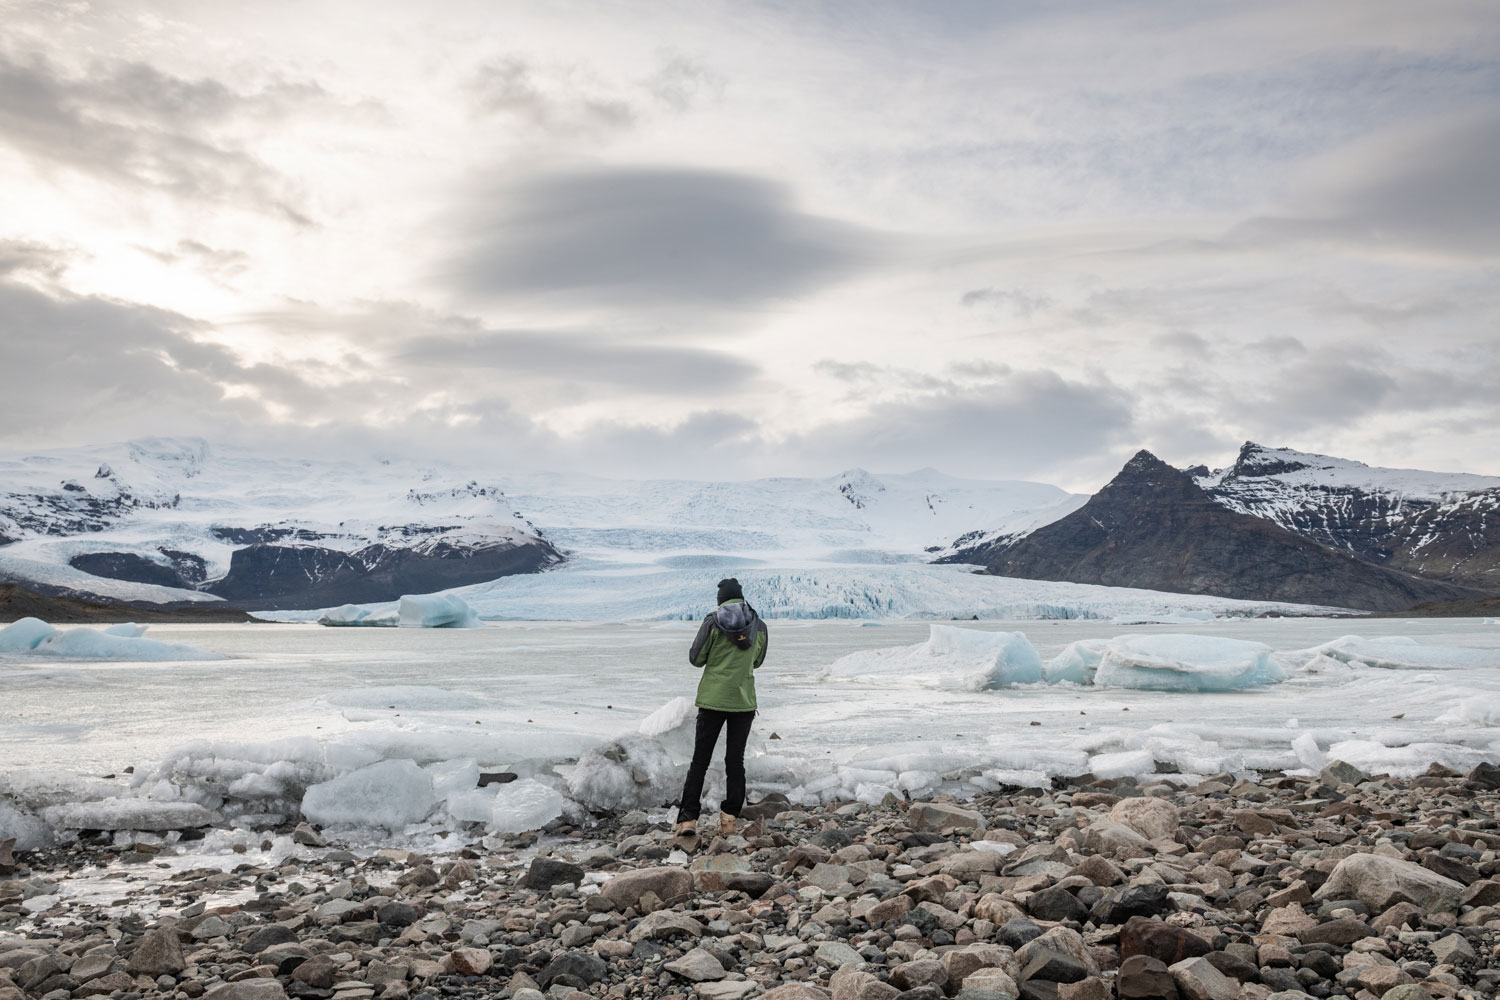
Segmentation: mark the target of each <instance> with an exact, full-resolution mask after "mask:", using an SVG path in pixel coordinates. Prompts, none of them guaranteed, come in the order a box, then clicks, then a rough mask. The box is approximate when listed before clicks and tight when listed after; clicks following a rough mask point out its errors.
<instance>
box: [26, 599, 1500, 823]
mask: <svg viewBox="0 0 1500 1000" xmlns="http://www.w3.org/2000/svg"><path fill="white" fill-rule="evenodd" d="M953 628H960V629H962V630H963V632H964V635H962V636H958V637H957V639H959V640H962V641H954V639H953V638H948V639H945V640H944V642H943V643H941V644H939V643H937V641H936V640H937V638H938V637H939V636H940V635H942V634H943V633H942V630H943V629H953ZM692 629H693V625H692V623H689V622H678V621H669V622H637V623H631V624H617V623H616V624H609V623H519V622H517V623H503V624H494V623H492V624H489V625H487V626H485V627H483V628H475V629H467V630H446V629H357V628H342V629H334V628H322V627H318V626H315V625H307V624H256V625H162V626H152V627H151V628H150V629H149V636H150V637H151V638H153V639H156V640H161V641H165V642H169V643H176V644H182V645H186V646H189V647H195V648H196V649H198V650H203V651H206V652H209V653H213V654H218V655H220V656H222V657H224V658H223V659H216V660H206V661H200V662H175V663H161V662H129V661H89V660H69V659H58V658H43V657H38V656H27V655H24V654H11V655H4V656H0V677H3V680H4V684H5V690H6V697H5V699H3V704H0V756H3V760H4V761H5V770H4V771H3V772H0V832H3V829H4V828H6V827H7V824H9V827H10V828H11V830H12V833H14V832H16V830H18V829H19V831H20V832H21V834H22V839H23V841H24V840H25V839H26V837H27V836H31V837H33V838H36V837H45V836H47V835H48V833H47V831H46V830H45V829H43V828H44V827H45V826H46V823H45V821H44V820H42V819H41V817H45V816H51V817H53V818H54V819H56V817H57V816H58V815H62V814H64V813H65V814H66V815H68V816H71V817H73V819H72V820H71V821H70V822H71V823H73V824H81V825H83V826H84V827H85V828H86V827H87V824H88V822H89V821H90V817H91V816H92V815H93V813H91V812H90V810H95V811H100V812H102V814H103V815H105V816H106V817H107V816H111V815H115V816H118V815H122V813H120V812H119V810H120V809H121V808H124V807H125V806H128V807H129V809H128V810H127V813H128V815H131V816H137V815H139V816H142V817H145V818H142V819H140V820H138V822H139V823H141V824H146V823H148V822H151V821H152V820H151V819H150V816H151V815H152V813H151V810H152V809H158V810H166V811H167V812H170V810H171V809H174V808H176V809H189V808H197V807H198V806H199V805H202V806H203V807H204V808H206V809H209V810H211V811H213V812H214V814H215V815H216V816H217V817H218V821H219V822H222V824H224V825H225V826H230V825H240V826H255V825H257V824H260V825H276V823H277V822H285V821H287V820H289V819H290V820H291V821H295V820H296V818H297V817H296V815H295V813H296V811H297V808H298V803H299V802H300V801H302V799H303V797H304V795H305V794H308V793H307V789H308V788H309V787H311V786H313V785H326V784H327V783H329V782H332V781H335V780H337V779H339V778H340V777H341V776H344V775H348V774H350V773H354V772H361V773H363V772H362V769H365V770H368V769H370V768H372V767H374V766H375V765H380V766H382V767H385V768H386V770H385V771H381V772H380V774H382V775H385V776H386V777H389V779H390V780H392V781H396V782H397V784H398V785H400V788H399V789H398V791H400V790H401V789H405V791H402V792H401V794H403V795H404V794H406V793H407V792H410V793H411V797H409V798H408V799H400V797H399V796H397V798H395V799H392V798H390V797H387V798H385V799H381V798H380V797H378V796H377V797H376V799H373V800H370V801H369V802H366V803H364V804H363V805H362V804H361V801H360V800H358V799H355V800H351V801H341V802H340V803H339V808H340V809H341V810H342V811H340V812H338V813H336V814H334V815H337V816H339V817H341V818H342V821H343V822H344V824H345V825H347V826H350V827H352V828H366V829H368V830H372V831H373V830H377V829H378V830H381V831H383V832H381V833H380V834H379V836H381V837H383V838H387V839H388V838H390V837H395V836H400V837H406V838H409V839H414V840H416V841H420V840H421V838H422V837H423V836H427V835H430V834H432V833H433V832H434V831H437V830H444V829H450V828H456V827H457V826H460V825H462V823H464V822H469V823H477V824H478V826H477V827H470V828H469V830H470V832H473V833H476V835H482V834H483V833H484V832H485V830H486V828H487V829H489V830H490V831H493V830H496V829H505V828H506V827H505V822H506V818H505V815H504V813H505V809H506V808H509V807H507V806H505V802H506V801H507V800H505V799H504V798H503V797H502V798H499V799H496V798H495V797H494V796H495V793H498V792H500V791H501V789H503V788H504V787H506V786H491V788H490V789H488V790H485V789H481V790H479V792H480V793H485V794H483V795H481V794H478V793H475V791H474V782H473V777H474V775H475V774H476V773H477V771H488V770H511V771H515V772H516V773H518V774H520V775H521V776H522V778H523V780H522V781H521V782H518V783H517V784H516V785H514V786H509V787H512V788H520V787H522V786H524V787H526V788H529V789H530V790H531V792H533V793H535V795H533V799H528V800H526V802H520V801H519V800H517V804H516V805H515V808H517V809H521V810H522V811H521V813H519V814H518V815H520V816H523V817H525V820H520V819H518V820H516V822H518V823H519V822H524V821H529V820H531V819H546V818H549V816H555V815H557V814H559V812H560V811H566V810H569V809H573V810H577V809H579V808H580V807H587V808H602V807H615V808H622V807H628V806H641V807H647V808H657V809H659V808H660V805H661V803H662V802H663V801H666V799H668V798H670V797H671V796H672V793H673V792H674V791H675V787H674V784H675V782H676V781H678V780H679V777H678V776H679V775H680V773H681V766H682V764H683V762H684V760H685V756H686V753H687V749H688V746H689V742H690V737H689V730H690V727H691V722H690V714H691V713H690V711H689V710H688V709H687V706H686V703H685V702H683V701H678V700H677V699H680V698H683V697H684V696H685V697H686V698H689V699H690V698H691V697H692V694H693V691H694V687H695V684H696V681H697V677H698V674H697V671H695V670H694V669H693V668H692V667H691V666H689V664H688V662H687V656H686V649H687V645H688V643H689V641H690V639H691V635H692ZM998 632H1005V633H1012V634H1019V635H1021V636H1024V639H1025V641H1024V642H1022V641H1020V640H1017V639H1015V638H1014V636H1013V635H1012V636H1011V637H1009V638H1004V637H997V641H995V642H988V640H986V639H984V638H981V637H980V634H986V633H998ZM970 633H973V634H970ZM1166 633H1170V634H1175V635H1178V636H1188V637H1196V639H1192V640H1182V639H1178V640H1172V641H1171V643H1168V644H1167V645H1165V646H1162V645H1161V644H1160V643H1157V644H1156V645H1153V642H1154V640H1145V639H1143V637H1151V636H1159V635H1162V634H1166ZM1350 634H1354V635H1357V636H1360V637H1362V638H1361V639H1360V640H1344V641H1342V642H1340V641H1339V640H1341V639H1342V637H1345V636H1348V635H1350ZM1390 637H1402V638H1403V639H1405V640H1407V641H1392V640H1391V639H1390ZM1001 638H1003V640H1004V641H1003V642H1001V641H999V640H1000V639H1001ZM1119 638H1127V639H1128V640H1129V641H1128V642H1123V643H1120V644H1119V645H1120V646H1121V648H1127V647H1128V648H1140V649H1146V650H1147V651H1150V650H1152V649H1156V648H1158V647H1160V648H1163V649H1168V650H1169V651H1170V649H1186V650H1189V651H1190V653H1189V654H1188V655H1189V658H1191V657H1192V656H1197V655H1200V654H1199V653H1197V652H1191V651H1202V652H1201V656H1202V658H1203V662H1202V663H1201V664H1199V666H1201V667H1202V668H1203V669H1204V670H1210V671H1212V670H1220V669H1221V665H1216V663H1215V662H1212V661H1216V659H1217V660H1224V659H1225V657H1226V656H1227V657H1229V658H1230V659H1232V658H1233V656H1235V655H1239V654H1238V653H1237V652H1236V651H1237V650H1250V651H1251V652H1252V654H1253V656H1252V659H1256V658H1257V657H1258V658H1259V660H1258V662H1259V663H1260V664H1261V666H1262V667H1264V666H1265V665H1266V663H1269V662H1272V661H1274V662H1275V663H1277V664H1281V665H1282V666H1278V667H1277V669H1276V671H1274V672H1272V673H1271V674H1269V675H1267V676H1257V678H1256V679H1255V680H1254V681H1253V682H1251V683H1252V685H1253V686H1250V687H1247V688H1246V689H1244V690H1229V691H1221V692H1217V693H1208V692H1203V691H1165V690H1140V689H1132V688H1128V687H1118V686H1102V685H1101V686H1096V685H1092V684H1085V685H1079V684H1074V683H1051V684H1049V683H1040V682H1031V683H1015V684H1012V683H1010V682H1009V681H1010V679H1013V678H1014V677H1017V676H1021V675H1020V674H1010V675H1007V674H1006V673H1005V671H1003V670H1001V671H998V672H997V671H996V670H989V672H988V673H985V674H984V675H983V677H982V678H981V681H980V682H975V681H973V680H972V679H969V675H968V674H966V673H965V671H966V670H969V669H971V668H972V667H973V665H974V663H975V662H978V661H983V660H984V657H986V656H991V657H993V656H995V655H998V654H996V653H994V652H993V650H1002V649H1003V650H1005V651H1006V652H1004V653H1003V656H1004V657H1010V659H1009V660H1008V661H1006V662H1008V663H1010V664H1011V665H1012V666H1014V665H1015V664H1016V663H1019V662H1021V661H1019V660H1017V659H1016V658H1015V656H1014V653H1015V651H1016V650H1017V649H1022V650H1023V651H1024V650H1034V651H1035V655H1034V656H1033V654H1031V653H1029V652H1027V653H1026V657H1025V658H1026V659H1027V662H1031V661H1032V660H1035V664H1040V663H1041V662H1047V663H1048V664H1049V667H1048V669H1051V666H1052V665H1053V664H1055V663H1058V662H1061V660H1062V659H1065V658H1060V657H1059V654H1060V653H1063V652H1064V650H1065V649H1073V650H1075V651H1076V650H1079V649H1085V650H1086V649H1094V650H1095V651H1096V652H1097V651H1098V650H1100V649H1106V648H1108V647H1109V646H1110V643H1111V641H1112V640H1116V639H1119ZM1199 640H1202V641H1199ZM1210 640H1212V641H1210ZM1221 640H1235V641H1237V643H1238V644H1236V642H1229V643H1225V642H1222V641H1221ZM1172 643H1175V645H1172ZM1257 643H1259V644H1264V645H1265V646H1267V647H1269V650H1268V651H1262V652H1261V653H1256V652H1255V650H1256V649H1258V648H1259V647H1256V646H1255V644H1257ZM954 650H956V651H957V653H956V654H954V655H960V654H961V657H968V659H962V658H960V659H957V660H952V661H949V660H945V659H944V656H946V655H948V652H947V651H954ZM987 650H990V652H987ZM1226 650H1227V651H1228V652H1227V653H1226V652H1225V651H1226ZM976 657H977V658H978V661H976V659H975V658H976ZM1095 660H1097V656H1096V657H1095ZM867 662H868V663H872V664H874V665H875V667H874V668H872V669H865V667H863V666H861V665H862V664H865V663H867ZM996 662H1000V661H996ZM1106 662H1107V661H1106ZM1142 662H1145V663H1146V665H1147V666H1152V665H1153V664H1152V662H1151V661H1150V660H1149V658H1148V659H1147V660H1145V661H1142ZM1225 662H1227V660H1226V661H1225ZM950 663H951V668H950ZM836 664H837V666H835V665H836ZM1035 664H1034V665H1033V666H1032V667H1029V668H1028V669H1031V670H1032V671H1033V674H1032V675H1034V672H1035V669H1036V666H1035ZM1023 665H1024V664H1023ZM1155 665H1156V666H1160V667H1162V669H1163V670H1166V671H1167V672H1171V671H1177V672H1179V673H1180V672H1181V671H1182V670H1184V669H1186V670H1187V671H1188V673H1189V674H1191V673H1192V670H1193V669H1195V668H1194V667H1193V664H1191V663H1189V664H1187V665H1186V667H1185V666H1184V665H1183V664H1181V663H1177V664H1175V665H1173V664H1172V663H1171V662H1166V663H1162V664H1155ZM1001 666H1004V663H1001ZM1283 667H1284V670H1283ZM986 669H988V668H986ZM1100 669H1101V671H1102V670H1103V668H1100ZM1261 673H1264V671H1261ZM1032 675H1027V676H1032ZM1059 676H1061V675H1059ZM1101 678H1102V673H1101ZM1053 679H1054V680H1056V679H1057V678H1055V677H1054V678H1053ZM757 684H758V688H759V692H760V707H761V712H760V715H759V717H758V718H757V720H756V723H755V726H754V729H753V731H752V737H751V743H750V752H749V762H748V764H749V773H750V785H751V788H752V797H754V794H756V793H757V792H765V791H768V790H777V791H781V792H784V793H786V794H788V795H789V796H790V797H791V798H793V800H794V801H803V802H813V801H820V800H829V799H834V798H847V797H852V796H858V797H878V796H879V795H882V794H885V792H887V791H894V792H896V793H897V794H910V795H912V796H913V797H919V796H924V795H931V794H934V793H937V792H951V793H953V794H956V795H958V796H960V797H963V796H964V795H966V794H967V795H972V794H975V793H976V792H978V791H981V790H983V789H985V788H987V787H998V785H999V784H1001V783H1006V784H1037V783H1045V782H1046V780H1047V779H1048V778H1049V777H1050V776H1052V775H1057V774H1078V773H1083V772H1085V771H1090V770H1092V771H1093V772H1095V773H1097V774H1101V775H1104V774H1108V775H1112V776H1119V775H1125V774H1149V773H1152V772H1156V771H1162V770H1169V771H1176V772H1180V773H1183V774H1188V775H1193V774H1211V773H1214V772H1218V771H1224V770H1228V771H1236V770H1245V769H1249V768H1260V769H1268V768H1280V769H1297V768H1306V767H1317V766H1321V762H1322V761H1323V760H1325V759H1327V758H1328V757H1332V756H1336V757H1341V758H1343V759H1346V760H1349V761H1350V762H1351V763H1354V764H1356V765H1357V766H1359V767H1362V768H1364V769H1366V770H1368V771H1372V772H1375V771H1388V772H1391V773H1396V774H1402V775H1410V774H1417V773H1421V772H1422V771H1423V770H1424V769H1426V768H1427V767H1428V765H1429V764H1431V763H1434V762H1438V763H1442V764H1445V765H1448V766H1451V767H1455V768H1467V767H1470V766H1472V765H1473V764H1474V763H1475V762H1477V761H1479V760H1481V759H1489V760H1500V625H1497V624H1489V623H1485V622H1483V621H1481V620H1478V619H1447V620H1444V619H1425V620H1401V619H1363V620H1351V619H1337V620H1335V619H1326V618H1282V619H1228V620H1226V619H1219V620H1212V621H1203V622H1196V623H1195V622H1191V621H1185V620H1184V621H1179V622H1177V623H1175V624H1143V625H1125V624H1118V623H1115V624H1112V623H1108V622H1100V621H1084V620H1048V621H1038V620H1026V621H1013V622H962V623H945V624H943V625H938V626H935V627H934V626H930V624H929V623H923V622H912V621H885V622H871V621H863V622H859V621H842V620H823V621H773V622H772V623H771V648H770V655H769V657H768V658H767V661H766V665H765V667H764V668H763V669H762V670H761V672H760V674H759V675H758V680H757ZM987 684H992V685H999V686H992V687H991V689H983V688H984V687H985V686H986V685H987ZM653 713H654V718H653V721H652V722H651V723H649V724H648V725H646V726H644V727H643V725H642V723H643V720H646V719H647V718H648V717H650V716H653ZM608 746H615V747H617V748H618V749H619V750H620V751H621V752H623V754H624V755H625V756H626V757H627V758H628V759H627V762H626V763H625V765H624V767H623V772H622V773H623V775H624V776H623V777H622V775H621V774H620V773H613V772H612V771H611V768H613V767H615V765H612V764H610V763H608V762H607V759H606V758H603V757H601V756H600V748H601V747H608ZM619 756H620V754H619V753H616V754H615V755H614V757H616V758H617V757H619ZM610 759H613V758H610ZM580 760H581V761H582V763H581V764H579V763H576V762H578V761H580ZM392 762H397V763H394V764H393V763H392ZM127 767H129V768H133V769H134V773H133V775H127V774H126V772H125V769H126V768H127ZM476 769H477V770H476ZM632 769H633V771H632ZM387 772H388V773H387ZM632 773H634V775H635V781H636V783H635V784H634V785H632V784H631V778H630V775H631V774H632ZM533 779H534V780H533ZM383 780H384V779H383ZM403 782H404V784H402V783H403ZM622 783H623V784H622ZM413 789H415V790H414V791H413ZM507 794H508V793H507ZM538 795H539V796H542V799H536V796H538ZM445 796H446V798H445ZM486 796H489V797H486ZM327 797H328V796H327V795H325V796H324V798H325V799H326V798H327ZM398 800H399V801H403V802H406V805H405V806H403V807H402V808H404V809H406V811H405V812H402V811H400V810H397V812H395V813H391V812H389V809H391V808H393V807H391V805H390V803H391V802H393V801H398ZM534 800H535V801H534ZM543 800H544V801H543ZM539 801H540V802H542V805H543V808H542V811H541V812H539V813H536V812H534V811H533V812H527V811H526V810H528V809H533V810H534V807H536V806H537V802H539ZM382 803H384V804H382ZM361 809H363V810H365V812H360V810H361ZM48 810H51V812H50V813H49V812H48ZM59 810H62V813H60V812H59ZM111 810H114V811H113V812H111ZM130 810H134V811H130ZM350 810H353V812H350ZM549 810H550V811H549ZM146 828H148V827H146Z"/></svg>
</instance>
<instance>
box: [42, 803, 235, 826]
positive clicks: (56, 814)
mask: <svg viewBox="0 0 1500 1000" xmlns="http://www.w3.org/2000/svg"><path fill="white" fill-rule="evenodd" d="M42 818H43V819H45V820H46V821H47V822H48V823H49V824H51V825H52V826H53V827H55V828H57V829H59V830H186V829H191V828H195V827H201V826H213V825H214V824H216V823H218V822H220V821H221V820H222V817H220V816H219V814H218V813H216V812H214V811H212V810H209V809H205V808H203V807H202V806H201V805H198V804H197V803H195V802H155V801H152V800H151V799H135V798H116V799H101V800H99V801H97V802H73V803H69V804H67V805H60V806H48V807H47V808H46V809H44V810H42Z"/></svg>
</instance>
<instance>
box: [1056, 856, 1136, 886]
mask: <svg viewBox="0 0 1500 1000" xmlns="http://www.w3.org/2000/svg"><path fill="white" fill-rule="evenodd" d="M1068 875H1069V876H1073V875H1080V876H1082V877H1083V878H1086V879H1088V880H1089V881H1090V882H1092V883H1093V884H1094V885H1097V886H1111V885H1119V884H1120V883H1121V882H1124V881H1125V873H1124V872H1122V871H1120V869H1119V868H1117V867H1116V866H1115V865H1114V864H1112V863H1111V862H1110V861H1109V859H1107V858H1105V857H1102V856H1100V855H1098V854H1091V855H1089V856H1088V857H1086V858H1084V859H1083V860H1082V861H1080V862H1079V863H1078V864H1076V865H1074V866H1073V868H1072V869H1071V870H1070V871H1069V872H1068Z"/></svg>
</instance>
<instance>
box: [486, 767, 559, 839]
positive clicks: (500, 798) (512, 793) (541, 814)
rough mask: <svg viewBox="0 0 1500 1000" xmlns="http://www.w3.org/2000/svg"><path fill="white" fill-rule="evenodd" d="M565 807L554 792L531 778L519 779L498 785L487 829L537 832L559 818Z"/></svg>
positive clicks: (503, 831) (510, 831) (504, 831)
mask: <svg viewBox="0 0 1500 1000" xmlns="http://www.w3.org/2000/svg"><path fill="white" fill-rule="evenodd" d="M567 804H568V801H567V799H565V798H563V796H562V793H561V792H559V791H557V789H555V788H552V787H551V786H549V785H544V784H542V783H541V782H540V781H536V780H534V779H532V778H522V779H521V780H520V781H513V782H511V783H510V784H508V785H501V786H500V791H499V793H498V794H497V795H496V796H495V806H494V810H493V812H492V813H491V816H490V829H491V830H493V831H494V832H496V833H525V832H526V831H527V830H540V829H541V828H542V827H544V826H546V825H547V824H548V823H551V822H552V821H553V820H555V819H557V818H558V817H559V816H561V815H562V813H563V809H564V808H566V807H567Z"/></svg>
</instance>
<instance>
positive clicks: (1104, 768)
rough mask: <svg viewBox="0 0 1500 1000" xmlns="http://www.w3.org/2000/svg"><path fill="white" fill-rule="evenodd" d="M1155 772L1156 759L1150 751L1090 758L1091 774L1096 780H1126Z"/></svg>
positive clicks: (1102, 754) (1108, 754) (1127, 752)
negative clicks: (1126, 778)
mask: <svg viewBox="0 0 1500 1000" xmlns="http://www.w3.org/2000/svg"><path fill="white" fill-rule="evenodd" d="M1155 771H1156V758H1155V757H1154V756H1153V755H1152V753H1151V751H1150V750H1122V751H1120V752H1118V753H1101V754H1097V755H1095V756H1093V757H1090V758H1089V773H1091V774H1092V775H1093V776H1094V777H1096V778H1125V777H1132V776H1135V775H1141V774H1152V773H1154V772H1155Z"/></svg>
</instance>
